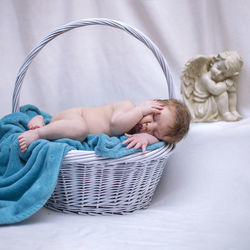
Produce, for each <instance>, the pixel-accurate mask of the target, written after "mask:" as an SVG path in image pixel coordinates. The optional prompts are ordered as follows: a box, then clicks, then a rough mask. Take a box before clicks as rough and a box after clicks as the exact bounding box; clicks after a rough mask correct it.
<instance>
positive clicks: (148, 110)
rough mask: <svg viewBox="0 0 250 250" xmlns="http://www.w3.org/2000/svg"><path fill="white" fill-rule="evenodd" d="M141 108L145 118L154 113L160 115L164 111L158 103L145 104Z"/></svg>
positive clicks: (148, 102)
mask: <svg viewBox="0 0 250 250" xmlns="http://www.w3.org/2000/svg"><path fill="white" fill-rule="evenodd" d="M139 107H140V108H141V112H142V115H143V116H145V115H149V114H152V113H155V114H160V113H161V110H162V109H163V106H162V104H160V103H159V102H157V101H147V102H143V103H141V104H140V105H139Z"/></svg>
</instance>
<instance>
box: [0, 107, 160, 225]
mask: <svg viewBox="0 0 250 250" xmlns="http://www.w3.org/2000/svg"><path fill="white" fill-rule="evenodd" d="M20 111H21V112H16V113H12V114H10V115H7V116H5V117H4V118H2V119H1V120H0V224H10V223H16V222H19V221H22V220H24V219H26V218H28V217H29V216H31V215H32V214H34V213H35V212H37V211H38V210H39V209H40V208H41V207H43V206H44V205H45V203H46V202H47V200H48V199H49V198H50V196H51V194H52V193H53V191H54V189H55V186H56V183H57V177H58V173H59V170H60V166H61V163H62V160H63V158H64V156H65V154H66V153H67V152H68V151H70V150H73V149H77V150H94V151H95V152H96V154H98V155H100V156H103V157H109V158H118V157H122V156H125V155H128V154H131V153H134V152H135V151H138V150H135V149H129V150H127V149H126V147H125V146H124V145H122V141H123V140H125V139H127V137H125V136H120V137H109V136H107V135H105V134H99V135H89V136H88V137H87V138H86V141H84V142H83V143H81V142H79V141H75V140H71V139H66V138H65V139H59V140H56V141H53V142H51V141H47V140H38V141H35V142H33V143H32V144H31V145H30V146H29V148H28V150H27V151H26V152H25V153H24V154H22V153H21V152H20V148H19V144H18V140H17V137H18V135H19V134H20V133H22V132H24V131H25V130H26V129H27V124H28V122H29V120H30V119H31V118H32V117H34V116H35V115H38V114H41V115H43V117H44V119H45V123H48V122H49V120H50V118H51V116H50V115H48V114H46V113H44V112H42V111H40V110H39V109H38V108H37V107H35V106H32V105H26V106H23V107H21V110H20ZM162 145H163V142H159V143H156V144H153V145H151V146H149V147H148V148H147V149H148V150H152V149H156V148H159V147H161V146H162Z"/></svg>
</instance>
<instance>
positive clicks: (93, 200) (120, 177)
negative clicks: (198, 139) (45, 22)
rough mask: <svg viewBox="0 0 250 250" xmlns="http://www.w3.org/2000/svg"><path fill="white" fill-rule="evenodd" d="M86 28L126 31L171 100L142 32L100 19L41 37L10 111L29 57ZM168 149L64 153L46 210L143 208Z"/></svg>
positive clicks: (162, 63)
mask: <svg viewBox="0 0 250 250" xmlns="http://www.w3.org/2000/svg"><path fill="white" fill-rule="evenodd" d="M88 25H107V26H110V27H113V28H118V29H121V30H124V31H126V32H127V33H129V34H130V35H132V36H134V37H135V38H137V39H138V40H139V41H141V42H142V43H143V44H144V45H146V46H147V47H148V48H149V49H150V50H151V51H152V53H153V55H154V56H155V58H156V59H157V61H158V62H159V64H160V66H161V69H162V71H163V73H164V76H165V78H166V83H167V87H168V92H167V93H168V98H174V97H175V94H174V87H173V80H172V75H171V73H170V70H169V67H168V64H167V62H166V60H165V58H164V56H163V55H162V53H161V51H160V50H159V48H158V47H157V46H156V45H155V44H154V43H153V42H152V41H151V40H150V39H149V38H148V37H147V36H145V35H144V34H143V33H142V32H140V31H139V30H137V29H135V28H132V27H131V26H129V25H127V24H125V23H122V22H119V21H115V20H109V19H105V18H92V19H82V20H78V21H74V22H71V23H68V24H65V25H64V26H62V27H59V28H58V29H56V30H55V31H53V32H51V33H50V34H49V35H47V36H46V37H44V38H43V39H42V40H41V41H40V42H39V43H38V44H37V46H36V47H35V48H34V49H33V50H32V51H31V52H30V53H29V54H28V56H27V57H26V58H25V60H24V62H23V64H22V66H21V68H20V70H19V72H18V75H17V79H16V82H15V88H14V92H13V97H12V112H18V111H19V108H20V90H21V87H22V83H23V80H24V76H25V74H26V71H27V70H28V67H29V65H30V63H31V61H32V60H33V58H34V57H35V56H36V55H37V54H38V53H39V52H40V50H41V49H42V48H43V47H44V46H45V45H46V44H47V43H48V42H50V41H51V40H53V39H54V38H55V37H57V36H58V35H60V34H63V33H64V32H67V31H69V30H72V29H75V28H79V27H84V26H88ZM173 149H174V145H172V144H167V145H165V146H162V147H161V148H159V149H156V150H153V151H150V152H146V153H145V154H142V153H134V154H131V155H129V156H125V157H122V158H119V159H108V158H103V157H100V156H97V155H96V154H95V152H94V151H81V150H72V151H69V152H68V153H67V154H66V156H65V157H64V159H63V162H62V166H61V169H60V172H59V176H58V181H57V185H56V188H55V190H54V192H53V194H52V196H51V197H50V199H49V200H48V202H47V203H46V205H45V206H46V207H47V208H50V209H53V210H56V211H62V212H68V213H78V214H91V215H95V214H96V215H97V214H125V213H129V212H132V211H134V210H137V209H142V208H146V207H148V206H149V204H150V201H151V200H152V197H153V194H154V191H155V189H156V187H157V184H158V182H159V180H160V178H161V175H162V171H163V169H164V167H165V166H166V161H167V159H168V157H169V155H170V154H171V153H172V152H173Z"/></svg>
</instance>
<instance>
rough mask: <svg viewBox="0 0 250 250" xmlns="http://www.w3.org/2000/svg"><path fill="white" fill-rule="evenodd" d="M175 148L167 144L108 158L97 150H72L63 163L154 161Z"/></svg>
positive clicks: (164, 156)
mask: <svg viewBox="0 0 250 250" xmlns="http://www.w3.org/2000/svg"><path fill="white" fill-rule="evenodd" d="M174 149H175V145H174V144H165V145H163V146H162V147H160V148H158V149H155V150H152V151H147V152H146V153H142V152H135V153H132V154H129V155H126V156H123V157H120V158H106V157H102V156H99V155H97V154H96V153H95V151H85V150H70V151H69V152H68V153H67V154H66V155H65V156H64V159H63V162H62V163H63V164H68V163H70V164H72V163H81V164H83V163H91V164H93V163H100V162H102V163H109V164H120V163H132V162H138V161H139V162H142V161H143V162H145V161H152V160H154V159H156V158H157V157H158V158H167V157H169V155H170V154H172V153H173V151H174Z"/></svg>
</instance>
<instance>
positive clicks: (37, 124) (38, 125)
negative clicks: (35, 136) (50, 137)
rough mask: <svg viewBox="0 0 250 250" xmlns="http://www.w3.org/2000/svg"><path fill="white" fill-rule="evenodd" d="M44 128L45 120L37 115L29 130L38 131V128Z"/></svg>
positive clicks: (30, 122) (32, 120) (29, 124)
mask: <svg viewBox="0 0 250 250" xmlns="http://www.w3.org/2000/svg"><path fill="white" fill-rule="evenodd" d="M43 126H44V120H43V117H42V116H41V115H37V116H35V117H33V118H32V119H31V120H30V121H29V123H28V128H29V129H36V128H41V127H43Z"/></svg>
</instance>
